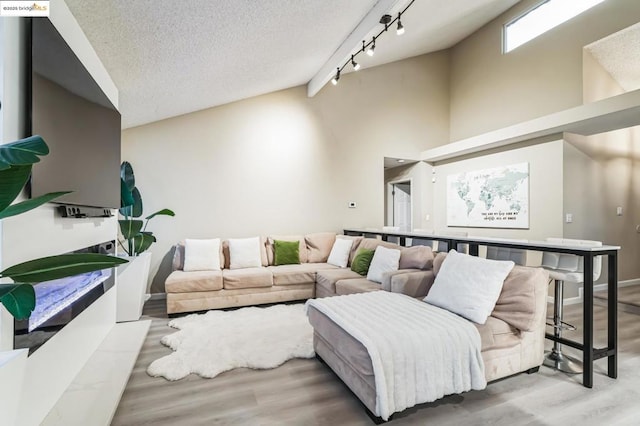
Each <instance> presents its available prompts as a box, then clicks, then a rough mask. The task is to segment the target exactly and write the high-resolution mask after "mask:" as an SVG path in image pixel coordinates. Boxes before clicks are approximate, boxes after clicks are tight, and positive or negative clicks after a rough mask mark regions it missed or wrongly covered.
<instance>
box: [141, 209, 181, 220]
mask: <svg viewBox="0 0 640 426" xmlns="http://www.w3.org/2000/svg"><path fill="white" fill-rule="evenodd" d="M161 215H163V216H175V215H176V214H175V213H174V212H173V210H169V209H162V210H158V211H157V212H155V213H154V214H150V215H149V216H147V217H145V219H147V220H149V219H152V218H154V217H156V216H161Z"/></svg>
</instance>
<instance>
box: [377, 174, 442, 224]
mask: <svg viewBox="0 0 640 426" xmlns="http://www.w3.org/2000/svg"><path fill="white" fill-rule="evenodd" d="M430 179H431V166H430V165H429V164H427V163H424V162H422V161H420V162H418V163H415V164H410V165H407V166H401V167H394V168H391V169H387V170H385V172H384V186H383V188H382V190H383V191H384V194H385V199H384V203H385V206H386V209H385V225H390V226H391V225H393V223H392V222H393V202H390V198H389V192H388V191H389V184H390V183H391V182H398V181H403V180H411V210H412V220H413V222H412V225H413V226H412V227H413V229H433V224H432V223H433V221H432V219H431V216H432V211H433V204H434V199H433V193H432V190H431V185H429V180H430ZM427 215H429V219H427Z"/></svg>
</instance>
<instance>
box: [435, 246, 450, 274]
mask: <svg viewBox="0 0 640 426" xmlns="http://www.w3.org/2000/svg"><path fill="white" fill-rule="evenodd" d="M446 258H447V253H446V252H444V251H441V252H439V253H438V254H437V255H436V257H434V258H433V273H434V275H436V276H437V275H438V272H440V268H441V267H442V262H444V260H445V259H446Z"/></svg>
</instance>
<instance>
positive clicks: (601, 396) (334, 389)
mask: <svg viewBox="0 0 640 426" xmlns="http://www.w3.org/2000/svg"><path fill="white" fill-rule="evenodd" d="M595 313H596V321H597V322H596V327H595V332H596V342H597V343H598V346H604V344H605V341H606V335H605V333H606V327H607V324H606V310H605V308H603V307H600V306H596V307H595ZM145 314H146V315H145V318H151V319H152V320H153V323H152V325H151V329H150V331H149V335H148V336H147V339H146V341H145V343H144V346H143V348H142V351H141V353H140V355H139V357H138V360H137V362H136V365H135V367H134V371H133V373H132V375H131V378H130V379H129V383H128V384H127V388H126V390H125V392H124V395H123V397H122V399H121V401H120V405H119V407H118V411H117V413H116V415H115V417H114V420H113V423H112V424H113V425H129V426H133V425H135V426H139V425H154V426H162V425H180V426H190V425H310V426H312V425H331V426H333V425H371V424H373V422H372V421H371V420H370V419H369V418H368V417H367V415H366V414H365V412H364V409H363V408H362V406H361V405H360V403H359V401H358V399H357V398H356V397H355V396H353V394H351V392H350V391H349V390H348V389H347V387H346V386H345V385H344V384H342V382H341V381H340V380H339V379H338V378H337V377H336V376H334V375H333V373H332V372H331V370H329V368H328V367H326V366H325V365H323V364H321V363H320V362H318V361H317V360H315V359H312V360H300V359H297V360H291V361H289V362H287V363H285V364H284V365H282V366H281V367H279V368H276V369H273V370H266V371H254V370H249V369H238V370H233V371H229V372H226V373H223V374H221V375H220V376H218V377H216V378H214V379H202V378H200V377H198V376H195V375H191V376H189V377H187V378H185V379H183V380H180V381H177V382H168V381H166V380H165V379H162V378H152V377H149V376H148V375H147V374H146V372H145V369H146V367H147V366H148V365H149V364H150V363H151V362H152V361H153V360H155V359H156V358H159V357H161V356H163V355H166V354H168V353H170V350H169V349H167V348H165V347H164V346H162V345H161V344H160V338H161V337H162V336H164V335H165V334H169V333H172V332H173V331H174V330H173V329H171V328H169V327H167V318H166V309H165V306H164V301H150V302H148V303H147V306H146V307H145ZM581 317H582V311H581V306H580V305H571V306H567V307H566V308H565V319H566V320H567V321H569V322H572V323H573V324H575V325H578V326H580V322H581ZM579 333H580V331H578V334H577V335H578V336H579V335H580V334H579ZM571 337H572V338H575V337H574V336H571ZM619 337H620V339H619V343H620V346H619V347H620V356H619V378H618V379H617V380H613V379H610V378H608V377H607V376H606V364H607V362H606V360H599V361H597V362H596V367H595V377H594V387H593V389H586V388H584V387H583V386H582V385H580V382H581V380H582V378H581V376H580V375H579V376H568V375H565V374H563V373H559V372H556V371H553V370H551V369H549V368H546V367H541V368H540V372H539V373H537V374H532V375H527V374H520V375H518V376H515V377H511V378H508V379H504V380H502V381H498V382H495V383H491V384H489V386H488V387H487V388H486V389H485V390H483V391H474V392H469V393H465V394H463V395H454V396H449V397H445V398H443V399H441V400H440V401H437V402H434V403H431V404H423V405H420V406H418V407H414V408H411V409H408V410H406V411H405V412H403V413H399V414H396V417H395V418H394V420H393V421H391V422H390V423H389V424H390V425H456V426H457V425H509V426H511V425H532V426H533V425H536V426H542V425H580V426H588V425H598V426H600V425H638V424H640V317H639V316H637V315H633V314H629V313H626V312H620V314H619ZM567 352H570V349H569V350H567ZM574 353H575V352H574Z"/></svg>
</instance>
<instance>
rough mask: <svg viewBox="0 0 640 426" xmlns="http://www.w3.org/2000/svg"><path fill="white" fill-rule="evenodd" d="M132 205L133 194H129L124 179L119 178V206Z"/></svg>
mask: <svg viewBox="0 0 640 426" xmlns="http://www.w3.org/2000/svg"><path fill="white" fill-rule="evenodd" d="M132 205H133V194H131V191H130V190H129V188H127V184H126V183H125V181H124V179H122V178H120V208H122V207H127V206H132Z"/></svg>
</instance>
